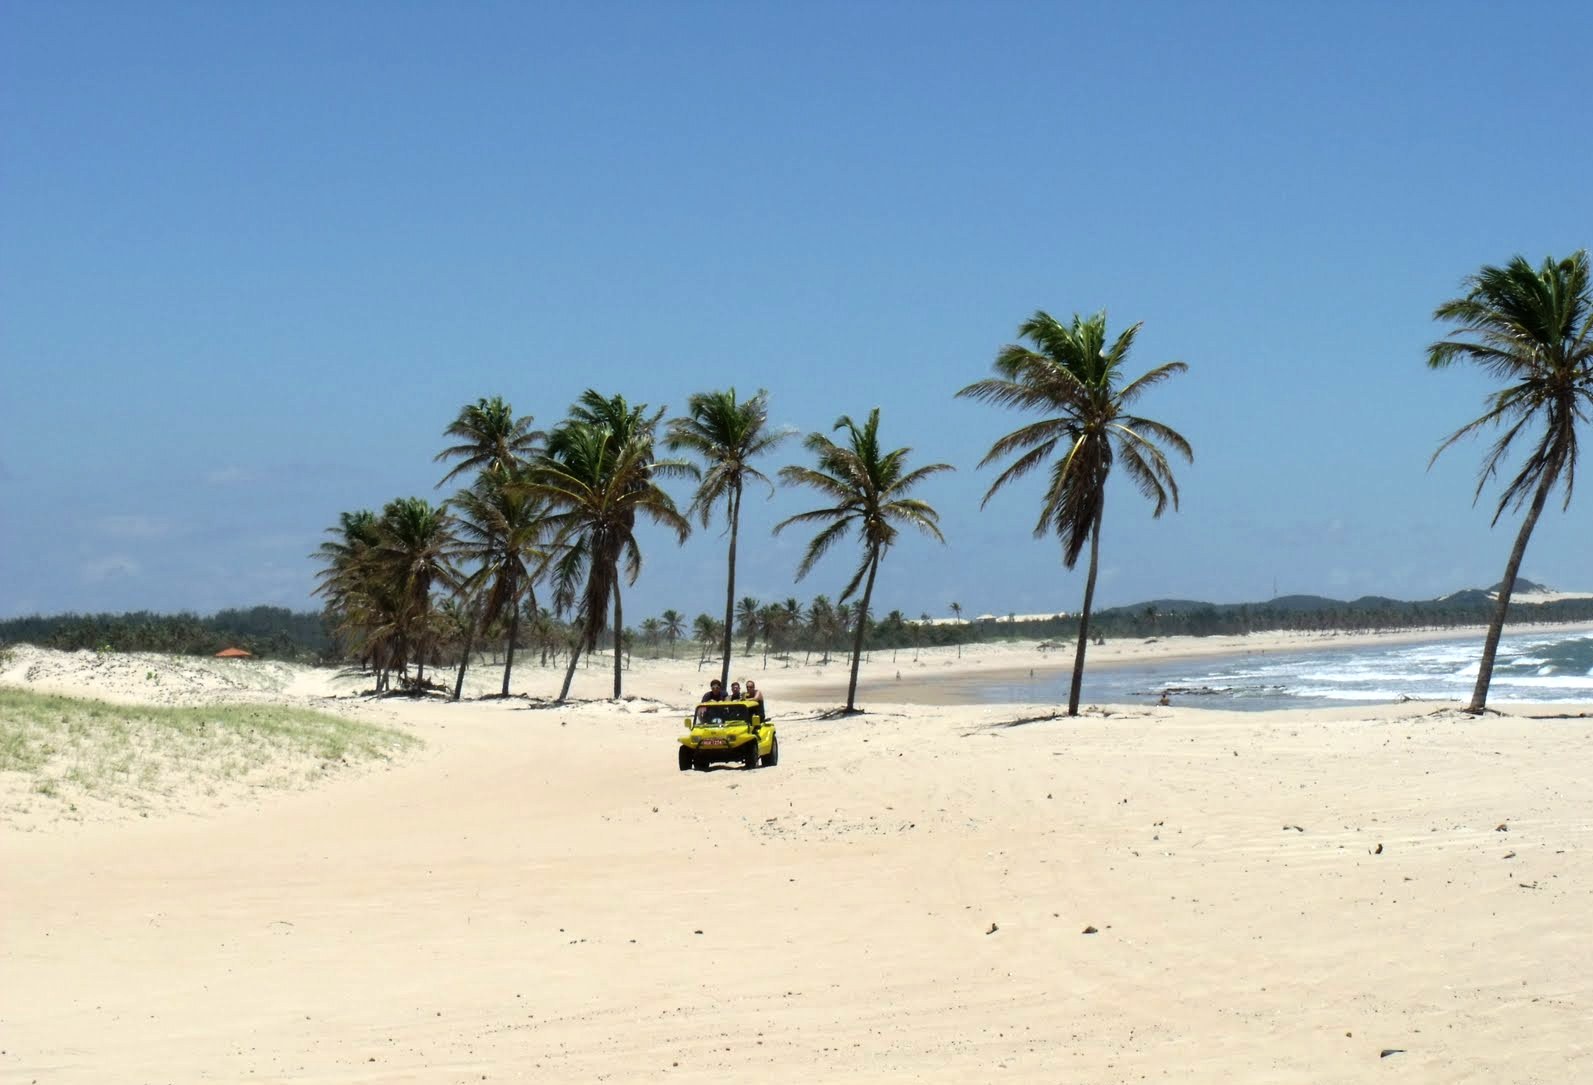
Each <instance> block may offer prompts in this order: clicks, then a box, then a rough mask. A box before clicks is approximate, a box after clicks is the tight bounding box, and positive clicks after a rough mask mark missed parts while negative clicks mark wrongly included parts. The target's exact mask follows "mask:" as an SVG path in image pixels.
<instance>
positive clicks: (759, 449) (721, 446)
mask: <svg viewBox="0 0 1593 1085" xmlns="http://www.w3.org/2000/svg"><path fill="white" fill-rule="evenodd" d="M768 401H769V393H767V392H765V391H763V390H762V389H759V391H758V393H757V394H756V395H754V396H753V397H752V398H751V399H749V400H747V401H746V402H745V403H741V402H738V401H737V400H736V390H735V389H734V388H731V389H729V390H727V391H723V392H699V393H697V394H696V395H694V396H692V397H691V398H690V399H688V400H687V401H686V415H685V417H683V418H674V419H671V420H670V422H669V426H668V429H667V430H666V436H665V438H664V443H665V445H666V446H667V447H668V448H669V450H670V451H671V452H680V451H685V452H690V453H691V454H693V455H694V456H697V457H699V458H701V459H702V460H703V462H704V464H705V465H706V470H699V469H697V468H695V467H694V468H693V470H694V471H696V472H697V477H698V478H699V479H701V482H700V483H699V484H698V486H697V492H696V494H695V495H694V496H693V497H692V501H691V506H690V507H689V508H687V510H686V515H688V516H691V515H693V514H695V515H696V516H697V517H698V518H699V519H700V520H701V522H702V526H703V527H707V526H708V521H709V518H710V517H711V516H712V515H713V510H714V507H715V506H716V505H718V504H719V503H720V502H721V501H723V502H724V506H725V519H726V521H727V523H728V525H729V529H730V547H729V554H728V557H727V559H726V566H727V572H726V575H725V620H724V638H725V641H724V651H723V659H722V660H721V662H720V665H719V681H720V682H722V683H724V684H726V685H727V686H728V684H729V682H730V652H731V636H732V632H731V630H732V623H733V621H734V618H735V600H736V539H737V536H738V535H739V534H740V531H741V493H742V489H743V487H744V486H745V485H746V483H747V481H748V480H749V479H750V480H753V481H756V482H762V483H764V484H765V485H767V486H769V490H770V492H771V493H773V491H774V486H773V484H771V483H770V482H769V480H768V478H767V477H766V476H765V475H764V474H763V473H762V472H761V471H759V470H758V469H757V468H756V467H753V466H752V461H753V460H754V459H755V458H757V457H758V456H761V455H763V454H765V453H767V452H769V451H771V450H772V449H774V448H775V446H777V445H778V444H779V443H780V442H781V441H784V440H785V439H786V438H787V437H789V436H790V433H789V432H787V431H784V430H779V431H771V430H770V429H769V428H768V424H769V406H768ZM748 651H751V647H750V646H749V647H748Z"/></svg>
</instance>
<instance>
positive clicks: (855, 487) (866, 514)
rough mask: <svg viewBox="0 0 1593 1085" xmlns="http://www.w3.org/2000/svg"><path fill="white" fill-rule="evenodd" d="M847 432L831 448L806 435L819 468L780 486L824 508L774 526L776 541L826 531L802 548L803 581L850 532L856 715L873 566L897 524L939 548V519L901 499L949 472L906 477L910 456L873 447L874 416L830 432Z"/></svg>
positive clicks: (939, 466)
mask: <svg viewBox="0 0 1593 1085" xmlns="http://www.w3.org/2000/svg"><path fill="white" fill-rule="evenodd" d="M843 429H844V430H846V433H847V442H846V444H845V445H838V444H836V443H835V442H834V441H832V440H830V439H829V438H828V437H826V436H825V435H824V434H822V433H810V434H809V435H808V436H807V439H806V440H805V441H803V446H804V447H805V448H807V450H808V451H809V452H811V453H813V455H814V458H815V459H816V461H817V464H818V466H817V467H816V468H813V467H801V466H796V465H793V466H790V467H782V468H780V479H781V481H782V482H786V483H789V484H791V485H794V486H808V487H811V488H812V489H814V490H817V491H818V492H819V493H820V494H821V495H822V496H823V497H824V498H825V499H827V500H828V501H829V502H831V503H830V504H827V505H825V506H824V507H822V508H817V509H813V510H812V511H810V512H802V513H798V514H797V515H795V516H792V517H789V518H787V519H785V520H782V521H780V522H779V523H778V524H776V525H775V528H774V531H775V534H777V535H778V534H779V533H780V532H781V531H782V530H784V529H785V528H787V527H790V526H791V525H792V524H810V523H821V524H825V525H826V526H825V527H824V528H823V529H822V530H821V531H820V532H819V533H818V534H817V535H815V536H814V537H813V540H812V541H811V542H809V543H808V548H807V551H806V553H804V554H803V556H802V563H801V564H800V565H799V566H797V574H796V575H797V579H798V580H801V579H802V578H803V577H804V576H807V574H808V572H809V571H810V570H811V569H812V568H813V566H814V564H815V563H816V562H817V561H818V560H819V559H820V558H821V557H823V556H824V554H825V553H826V552H827V551H828V550H829V549H830V547H832V546H834V545H835V543H837V542H838V541H840V540H841V539H843V538H845V537H846V536H847V535H848V534H850V533H851V531H852V529H853V528H856V529H857V531H858V534H859V535H860V536H861V539H862V543H863V560H862V562H861V563H859V565H858V567H857V571H856V572H855V573H853V574H852V579H851V580H850V581H848V582H847V585H846V588H845V589H844V590H843V591H842V592H841V595H840V598H841V599H842V600H843V601H844V600H845V599H847V598H849V597H850V596H851V595H852V593H853V592H855V591H856V590H857V588H858V585H859V584H861V585H862V586H863V596H862V599H861V600H860V601H859V603H858V607H857V613H856V632H855V634H854V636H853V639H852V677H851V680H850V682H849V683H848V685H847V688H846V711H847V712H856V711H857V669H858V665H859V664H860V663H861V662H862V660H863V632H864V630H865V629H866V628H867V626H868V604H869V600H870V598H872V596H873V594H874V577H875V574H877V573H878V572H879V563H880V559H881V558H883V557H884V556H885V551H887V550H889V549H890V547H891V544H893V543H894V542H895V541H896V536H897V527H896V525H897V524H911V525H912V526H913V527H916V528H918V530H920V531H922V532H923V533H924V534H926V535H929V536H930V537H932V538H934V539H938V540H940V541H941V542H944V541H945V538H944V537H943V536H942V535H941V533H940V514H939V513H938V512H936V511H935V510H934V509H933V508H932V507H930V506H929V505H928V504H926V503H925V502H923V501H920V500H918V499H916V498H911V497H908V496H907V493H908V491H910V490H911V489H912V488H913V487H915V486H917V485H918V484H919V483H920V482H922V481H924V480H925V479H926V478H929V477H930V476H932V475H937V474H939V473H941V472H942V471H951V470H953V468H952V466H951V465H950V464H949V463H931V464H927V465H925V466H923V467H919V468H916V469H914V470H911V471H909V470H907V454H908V453H909V452H911V451H912V449H909V448H898V449H893V450H892V451H890V452H886V451H885V450H884V449H882V448H881V447H880V442H879V408H878V407H875V408H874V409H873V410H872V411H870V412H869V414H868V421H866V422H864V423H863V425H861V426H859V425H858V424H857V423H855V422H853V421H852V420H851V419H850V418H849V417H847V416H845V415H842V416H841V418H840V420H839V421H837V422H836V423H835V426H834V430H843Z"/></svg>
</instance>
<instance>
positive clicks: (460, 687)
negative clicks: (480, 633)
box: [452, 599, 483, 701]
mask: <svg viewBox="0 0 1593 1085" xmlns="http://www.w3.org/2000/svg"><path fill="white" fill-rule="evenodd" d="M482 602H483V600H480V599H478V600H477V601H476V604H475V606H473V607H471V608H470V625H469V626H468V627H467V628H466V629H465V650H464V652H463V653H462V654H461V655H460V656H459V674H458V676H457V677H455V678H454V695H453V698H452V699H453V700H455V701H457V700H459V695H460V694H461V693H463V692H464V689H465V668H466V667H468V666H470V653H471V650H472V649H474V648H475V646H476V627H477V626H478V625H480V624H481V606H482Z"/></svg>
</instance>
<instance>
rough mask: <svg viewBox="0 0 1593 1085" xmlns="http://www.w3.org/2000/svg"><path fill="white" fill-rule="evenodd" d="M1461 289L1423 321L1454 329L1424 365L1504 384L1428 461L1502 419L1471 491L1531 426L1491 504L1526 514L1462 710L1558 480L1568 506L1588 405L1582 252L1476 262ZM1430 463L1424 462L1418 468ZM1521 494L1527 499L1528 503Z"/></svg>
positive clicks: (1591, 330) (1481, 696)
mask: <svg viewBox="0 0 1593 1085" xmlns="http://www.w3.org/2000/svg"><path fill="white" fill-rule="evenodd" d="M1465 285H1466V287H1467V291H1466V294H1465V295H1464V296H1463V297H1459V298H1453V299H1451V300H1449V301H1446V302H1444V303H1443V304H1442V305H1440V306H1439V307H1438V308H1437V309H1435V310H1433V319H1435V320H1446V321H1453V322H1454V323H1455V324H1456V325H1457V327H1455V328H1454V329H1453V330H1452V331H1451V332H1449V338H1447V339H1442V340H1440V341H1438V342H1436V343H1434V344H1433V345H1432V346H1430V347H1428V348H1427V364H1428V366H1430V367H1431V368H1433V369H1444V368H1447V367H1448V366H1449V365H1451V364H1452V363H1454V362H1457V361H1470V362H1475V363H1477V364H1478V365H1480V366H1482V368H1483V369H1484V370H1486V371H1487V372H1488V373H1490V374H1492V375H1494V376H1496V377H1500V378H1502V379H1503V380H1505V381H1506V382H1507V383H1506V385H1505V387H1503V388H1501V389H1500V390H1499V391H1497V392H1494V393H1492V394H1491V395H1489V396H1488V397H1487V400H1486V402H1487V405H1488V410H1487V412H1486V413H1485V414H1483V416H1482V417H1481V418H1477V419H1475V420H1473V421H1471V422H1468V423H1467V424H1466V425H1464V426H1462V427H1461V428H1460V429H1458V430H1456V431H1455V432H1454V433H1453V434H1451V435H1450V436H1449V438H1448V439H1447V440H1445V441H1444V443H1443V444H1441V445H1439V446H1438V451H1437V452H1434V453H1433V460H1437V459H1438V456H1439V455H1440V454H1441V453H1442V452H1443V451H1444V449H1446V448H1448V447H1449V446H1450V445H1452V444H1454V443H1455V442H1456V441H1458V440H1460V438H1462V437H1465V436H1467V435H1469V434H1471V433H1474V432H1476V431H1477V430H1479V429H1481V428H1483V427H1484V426H1504V427H1505V429H1504V432H1503V434H1501V435H1500V437H1499V439H1498V440H1497V441H1495V442H1494V444H1493V446H1492V447H1491V448H1490V449H1489V450H1488V454H1487V456H1486V457H1485V458H1484V459H1483V464H1482V471H1481V473H1480V477H1479V478H1478V480H1477V490H1476V493H1475V494H1474V495H1473V497H1472V500H1473V501H1474V502H1475V501H1476V500H1477V498H1479V497H1481V496H1482V490H1483V487H1484V485H1486V484H1487V482H1488V481H1489V480H1490V479H1492V478H1493V477H1494V476H1495V475H1497V474H1498V473H1499V470H1500V468H1501V467H1503V466H1504V461H1505V458H1506V456H1507V454H1508V453H1509V452H1510V450H1511V448H1512V447H1513V446H1514V445H1515V442H1516V439H1517V438H1519V437H1521V436H1522V435H1523V434H1524V433H1525V432H1526V430H1527V429H1528V427H1529V426H1541V427H1542V428H1541V430H1537V431H1536V433H1535V436H1534V437H1533V438H1531V440H1532V441H1533V443H1532V445H1531V447H1530V448H1529V449H1528V450H1527V454H1526V459H1525V461H1524V462H1523V463H1522V465H1521V468H1520V470H1519V471H1518V472H1517V473H1516V475H1515V477H1514V478H1512V479H1511V480H1510V482H1509V484H1508V485H1507V486H1506V487H1505V490H1504V493H1503V494H1502V495H1501V496H1500V498H1499V505H1498V507H1497V508H1496V509H1495V510H1494V514H1493V521H1492V522H1493V523H1494V524H1497V523H1498V522H1499V518H1500V517H1501V516H1503V515H1504V513H1505V510H1506V509H1520V508H1521V506H1522V505H1527V515H1526V519H1524V520H1523V521H1522V522H1521V529H1520V531H1518V532H1517V533H1516V541H1515V545H1514V546H1513V547H1512V548H1511V550H1510V559H1509V561H1508V562H1506V564H1505V573H1504V579H1503V580H1502V581H1500V583H1499V593H1498V598H1497V599H1496V600H1495V602H1494V610H1493V617H1492V619H1491V620H1490V621H1489V623H1488V635H1487V637H1486V639H1485V640H1484V641H1483V647H1482V663H1481V665H1480V666H1479V667H1478V668H1477V685H1476V688H1475V689H1474V690H1473V691H1472V694H1471V704H1470V705H1468V706H1467V707H1466V711H1467V712H1471V713H1474V714H1476V713H1481V712H1482V711H1484V709H1485V708H1486V707H1487V701H1488V684H1489V683H1490V682H1491V681H1492V680H1493V664H1494V656H1495V654H1496V653H1497V652H1498V649H1499V637H1500V635H1501V633H1503V631H1504V623H1505V617H1506V614H1507V612H1508V611H1509V609H1510V595H1511V592H1513V591H1514V590H1515V584H1516V574H1517V573H1518V572H1519V571H1520V569H1521V559H1522V558H1523V557H1524V556H1525V555H1526V552H1527V541H1528V540H1529V539H1530V538H1531V537H1532V530H1533V528H1535V527H1536V526H1537V523H1538V516H1539V515H1540V514H1541V513H1542V512H1543V507H1544V505H1545V504H1546V503H1547V502H1548V499H1549V494H1550V492H1551V491H1552V490H1553V489H1554V488H1555V487H1556V486H1558V485H1562V484H1563V485H1564V487H1565V500H1564V502H1563V504H1562V505H1561V508H1562V510H1563V509H1567V508H1569V507H1570V505H1571V488H1572V484H1573V483H1574V482H1575V479H1576V457H1577V445H1576V425H1577V423H1578V422H1579V421H1580V422H1585V421H1586V420H1587V418H1588V413H1589V410H1590V408H1593V288H1590V286H1589V275H1588V255H1587V251H1586V250H1582V251H1579V252H1576V253H1574V254H1572V255H1571V256H1569V257H1567V258H1566V259H1564V260H1558V261H1557V260H1554V259H1553V258H1550V259H1546V260H1544V261H1543V266H1542V267H1541V268H1538V269H1534V268H1533V267H1532V265H1530V264H1529V263H1527V261H1526V260H1525V259H1524V258H1522V257H1520V256H1517V257H1515V258H1514V259H1512V260H1511V261H1510V262H1509V263H1508V264H1506V265H1505V266H1504V267H1488V266H1485V267H1483V268H1482V270H1481V271H1479V272H1477V273H1476V274H1475V275H1472V276H1470V277H1469V278H1467V279H1466V282H1465ZM1431 465H1432V461H1429V463H1428V466H1429V467H1430V466H1431ZM1529 499H1530V501H1529Z"/></svg>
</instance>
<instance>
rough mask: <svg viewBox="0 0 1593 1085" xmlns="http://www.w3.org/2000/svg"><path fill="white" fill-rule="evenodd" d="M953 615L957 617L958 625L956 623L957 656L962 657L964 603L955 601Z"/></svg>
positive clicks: (952, 605)
mask: <svg viewBox="0 0 1593 1085" xmlns="http://www.w3.org/2000/svg"><path fill="white" fill-rule="evenodd" d="M951 616H952V617H953V618H955V619H957V625H956V632H957V658H958V659H961V658H962V604H961V603H953V604H951Z"/></svg>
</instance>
